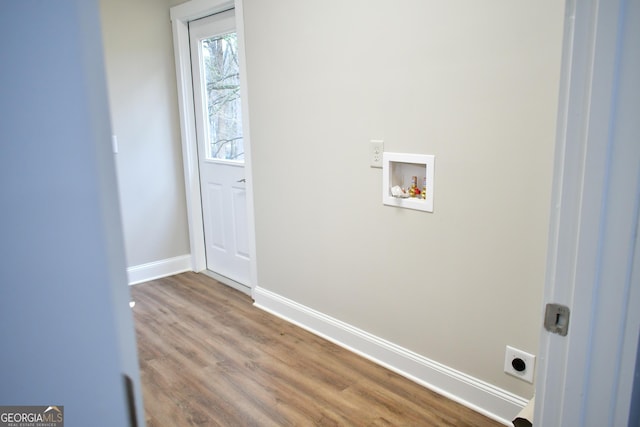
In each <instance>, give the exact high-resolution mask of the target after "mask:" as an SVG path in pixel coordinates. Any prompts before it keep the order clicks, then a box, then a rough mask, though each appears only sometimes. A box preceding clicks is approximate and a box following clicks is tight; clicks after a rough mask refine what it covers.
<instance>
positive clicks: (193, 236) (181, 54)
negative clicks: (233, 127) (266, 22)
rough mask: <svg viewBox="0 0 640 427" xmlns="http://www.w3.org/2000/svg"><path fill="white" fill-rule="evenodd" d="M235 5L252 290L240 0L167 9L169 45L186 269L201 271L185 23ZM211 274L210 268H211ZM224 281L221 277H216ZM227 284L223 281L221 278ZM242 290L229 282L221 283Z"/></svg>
mask: <svg viewBox="0 0 640 427" xmlns="http://www.w3.org/2000/svg"><path fill="white" fill-rule="evenodd" d="M232 8H235V10H236V11H235V19H236V32H237V34H238V59H239V62H240V87H241V91H242V99H241V102H242V132H243V142H244V150H245V164H244V166H245V177H246V178H245V179H246V180H247V181H246V192H247V193H246V194H247V220H248V224H247V233H248V236H249V258H250V260H249V277H250V283H247V284H246V286H248V288H249V289H250V292H253V289H254V288H255V286H256V284H257V276H258V275H257V263H256V244H255V241H256V239H255V215H254V203H253V177H252V173H251V164H252V162H251V137H250V127H249V103H248V98H249V95H248V92H249V91H248V87H247V73H246V60H245V58H246V56H245V45H244V19H243V9H242V0H235V1H234V0H191V1H188V2H186V3H183V4H180V5H178V6H174V7H172V8H171V9H170V16H171V26H172V29H173V49H174V55H175V64H176V81H177V84H178V109H179V115H180V136H181V141H182V159H183V166H184V180H185V192H186V203H187V220H188V224H189V242H190V243H189V244H190V250H191V268H192V270H193V271H195V272H202V271H205V272H206V271H207V262H206V253H205V241H204V228H203V224H204V222H203V217H202V196H201V193H200V174H199V166H198V147H197V140H196V122H195V114H194V99H193V89H192V88H193V84H192V83H193V82H192V78H191V54H190V50H189V22H190V21H194V20H196V19H200V18H204V17H205V16H209V15H213V14H215V13H218V12H223V11H225V10H229V9H232ZM214 273H215V272H214ZM216 278H217V279H218V280H221V281H224V278H222V277H216ZM225 283H227V282H225ZM227 284H228V285H231V286H233V287H236V288H237V289H239V290H241V291H243V292H246V289H245V288H244V287H243V286H239V287H238V286H235V282H232V281H230V282H229V283H227Z"/></svg>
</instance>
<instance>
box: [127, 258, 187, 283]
mask: <svg viewBox="0 0 640 427" xmlns="http://www.w3.org/2000/svg"><path fill="white" fill-rule="evenodd" d="M185 271H191V255H181V256H177V257H174V258H167V259H162V260H160V261H153V262H148V263H146V264H140V265H134V266H133V267H129V268H127V274H128V276H129V285H137V284H138V283H142V282H148V281H149V280H154V279H160V278H161V277H167V276H173V275H174V274H179V273H184V272H185Z"/></svg>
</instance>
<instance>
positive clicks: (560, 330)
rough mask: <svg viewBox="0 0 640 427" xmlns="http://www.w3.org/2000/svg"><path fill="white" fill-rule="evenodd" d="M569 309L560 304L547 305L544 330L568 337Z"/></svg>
mask: <svg viewBox="0 0 640 427" xmlns="http://www.w3.org/2000/svg"><path fill="white" fill-rule="evenodd" d="M570 313H571V312H570V310H569V307H567V306H566V305H560V304H547V308H546V310H545V313H544V328H545V329H546V330H547V331H549V332H551V333H554V334H558V335H561V336H563V337H564V336H566V335H567V333H568V332H569V316H570Z"/></svg>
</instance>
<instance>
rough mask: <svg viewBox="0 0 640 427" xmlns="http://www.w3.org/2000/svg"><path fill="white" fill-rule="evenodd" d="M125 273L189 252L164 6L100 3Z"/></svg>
mask: <svg viewBox="0 0 640 427" xmlns="http://www.w3.org/2000/svg"><path fill="white" fill-rule="evenodd" d="M100 3H101V13H102V23H103V34H104V45H105V62H106V67H107V80H108V84H109V98H110V104H111V117H112V122H113V132H114V133H115V134H116V135H117V138H118V145H119V153H118V154H117V155H116V164H117V174H118V184H119V193H120V200H121V205H122V219H123V225H124V233H125V245H126V253H127V264H128V266H129V267H134V266H139V265H141V264H146V263H150V262H157V261H161V260H165V259H170V258H173V257H178V256H181V255H185V254H188V253H189V238H188V231H187V218H186V207H185V193H184V179H183V170H182V154H181V148H180V127H179V126H180V124H179V119H178V112H177V111H178V110H177V108H178V107H177V105H178V104H177V97H176V81H175V71H174V70H175V68H174V65H173V64H174V62H173V61H174V59H173V47H172V46H173V45H172V35H171V23H170V21H169V2H168V0H161V1H157V0H137V1H134V2H131V1H126V0H101V2H100Z"/></svg>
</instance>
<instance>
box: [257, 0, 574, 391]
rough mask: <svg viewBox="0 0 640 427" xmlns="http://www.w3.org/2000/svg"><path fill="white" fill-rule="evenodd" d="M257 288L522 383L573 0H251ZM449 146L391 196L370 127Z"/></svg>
mask: <svg viewBox="0 0 640 427" xmlns="http://www.w3.org/2000/svg"><path fill="white" fill-rule="evenodd" d="M244 19H245V31H246V48H247V67H248V86H249V91H250V92H249V93H250V98H249V99H250V100H249V103H250V113H251V120H252V122H251V134H252V153H253V155H252V157H253V159H254V160H253V163H254V164H253V175H254V183H253V185H254V193H255V209H256V234H257V261H258V274H259V276H258V285H259V286H260V287H261V288H265V289H267V290H269V291H272V292H274V293H276V294H279V295H281V296H284V297H286V298H289V299H291V300H294V301H296V302H299V303H301V304H303V305H305V306H307V307H310V308H312V309H315V310H317V311H319V312H322V313H325V314H327V315H329V316H332V317H334V318H337V319H339V320H341V321H344V322H346V323H348V324H350V325H353V326H356V327H358V328H360V329H363V330H365V331H367V332H369V333H372V334H374V335H376V336H378V337H381V338H384V339H386V340H388V341H391V342H393V343H395V344H397V345H400V346H402V347H404V348H406V349H409V350H412V351H414V352H416V353H419V354H420V355H423V356H425V357H428V358H430V359H432V360H435V361H437V362H440V363H443V364H445V365H447V366H449V367H451V368H454V369H457V370H459V371H462V372H464V373H466V374H469V375H472V376H474V377H476V378H478V379H481V380H484V381H486V382H489V383H491V384H494V385H497V386H499V387H502V388H504V389H506V390H508V391H511V392H513V393H516V394H519V395H521V396H524V397H527V398H529V397H531V395H532V393H533V387H532V386H530V385H528V384H526V383H524V382H521V381H519V380H517V379H514V378H512V377H510V376H507V375H506V374H504V373H503V371H502V368H503V357H504V349H505V345H507V344H509V345H513V346H515V347H517V348H520V349H523V350H525V351H529V352H532V353H536V351H537V348H538V335H539V329H540V324H541V312H540V307H541V298H542V289H543V281H544V266H545V250H546V242H547V226H548V213H549V198H550V185H551V168H552V161H553V159H552V155H553V146H554V136H555V117H556V108H557V92H558V81H559V69H560V49H561V36H562V21H563V4H562V2H557V1H551V0H545V1H540V2H524V1H515V2H514V1H507V0H490V1H483V2H469V1H461V0H455V1H447V2H442V1H424V0H420V1H417V0H416V1H410V0H403V1H397V2H386V1H381V0H376V1H367V2H364V1H351V2H344V1H338V0H328V1H322V2H319V1H318V2H299V1H294V0H280V1H272V2H264V1H259V0H244ZM373 138H376V139H377V138H381V139H384V141H385V150H386V151H396V152H415V153H424V154H435V156H436V167H435V170H436V175H435V181H436V188H435V211H434V213H433V214H427V213H422V212H417V211H409V210H400V209H396V208H391V207H385V206H383V205H382V202H381V181H382V177H381V171H380V170H378V169H371V168H370V167H369V164H368V141H369V139H373Z"/></svg>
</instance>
